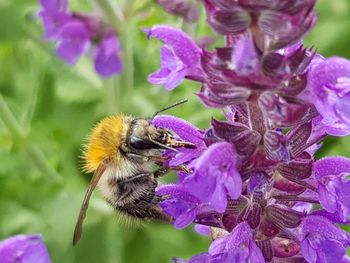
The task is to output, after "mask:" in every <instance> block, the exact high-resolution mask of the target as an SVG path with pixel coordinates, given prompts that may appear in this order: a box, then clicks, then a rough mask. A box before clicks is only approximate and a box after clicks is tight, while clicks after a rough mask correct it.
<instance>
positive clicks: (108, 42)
mask: <svg viewBox="0 0 350 263" xmlns="http://www.w3.org/2000/svg"><path fill="white" fill-rule="evenodd" d="M120 52H121V50H120V44H119V40H118V38H117V37H116V36H115V35H109V36H106V37H105V38H104V39H102V40H101V42H100V43H99V44H98V45H97V46H96V47H95V50H94V54H93V57H94V61H95V70H96V72H97V73H98V74H100V75H101V76H103V77H110V76H112V75H113V74H118V73H120V72H121V71H122V70H123V65H122V61H121V58H120Z"/></svg>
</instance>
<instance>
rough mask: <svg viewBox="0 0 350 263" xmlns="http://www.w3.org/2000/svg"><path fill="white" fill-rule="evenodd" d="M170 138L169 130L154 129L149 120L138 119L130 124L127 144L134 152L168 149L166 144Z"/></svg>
mask: <svg viewBox="0 0 350 263" xmlns="http://www.w3.org/2000/svg"><path fill="white" fill-rule="evenodd" d="M171 136H172V135H171V133H170V131H169V130H167V129H160V128H156V127H155V126H154V125H152V124H151V123H150V122H149V120H146V119H141V118H140V119H134V120H133V121H132V122H131V125H130V130H129V134H128V139H127V143H128V146H129V147H130V148H133V149H135V150H151V149H169V148H170V147H169V146H168V145H167V142H168V141H169V137H171ZM170 149H171V148H170Z"/></svg>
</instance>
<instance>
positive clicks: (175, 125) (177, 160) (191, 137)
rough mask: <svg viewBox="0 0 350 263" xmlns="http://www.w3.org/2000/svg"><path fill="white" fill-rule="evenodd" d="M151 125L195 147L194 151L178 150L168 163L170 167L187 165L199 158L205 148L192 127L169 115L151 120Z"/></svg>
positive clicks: (200, 134) (198, 133) (200, 135)
mask: <svg viewBox="0 0 350 263" xmlns="http://www.w3.org/2000/svg"><path fill="white" fill-rule="evenodd" d="M153 124H154V125H155V126H156V127H159V128H166V129H169V130H171V131H173V132H174V133H176V135H177V136H179V137H180V139H181V140H183V141H186V142H191V143H193V144H194V145H195V146H196V148H195V149H178V151H179V153H177V154H176V155H175V156H174V157H173V158H172V159H171V160H170V162H169V164H170V165H171V166H177V165H180V164H183V163H187V162H189V161H191V160H193V159H195V158H197V157H199V156H200V155H201V153H202V152H203V151H204V150H205V149H206V148H207V147H206V145H205V143H204V140H203V135H202V133H200V132H199V131H198V129H197V128H196V127H195V126H194V125H192V124H191V123H189V122H187V121H185V120H182V119H180V118H176V117H173V116H169V115H160V116H156V117H155V118H154V119H153Z"/></svg>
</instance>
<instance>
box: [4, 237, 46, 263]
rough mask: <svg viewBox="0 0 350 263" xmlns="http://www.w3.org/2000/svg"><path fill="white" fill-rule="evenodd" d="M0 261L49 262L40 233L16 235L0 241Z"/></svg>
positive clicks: (12, 262)
mask: <svg viewBox="0 0 350 263" xmlns="http://www.w3.org/2000/svg"><path fill="white" fill-rule="evenodd" d="M0 261H1V263H14V262H17V263H50V262H51V260H50V257H49V254H48V251H47V248H46V247H45V244H44V243H43V240H42V238H41V236H40V235H17V236H13V237H10V238H8V239H6V240H4V241H2V242H0Z"/></svg>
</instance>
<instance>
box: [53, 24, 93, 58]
mask: <svg viewBox="0 0 350 263" xmlns="http://www.w3.org/2000/svg"><path fill="white" fill-rule="evenodd" d="M57 39H58V41H57V49H56V52H57V55H58V56H59V57H60V58H61V59H63V60H64V61H66V62H67V63H69V64H75V63H76V62H77V60H78V59H79V58H80V56H81V55H83V54H84V53H86V52H87V50H88V49H89V47H90V34H89V31H88V30H87V28H86V27H85V25H84V24H83V23H82V22H80V21H75V20H72V21H71V22H68V23H65V24H64V26H62V28H61V31H60V34H59V35H58V37H57Z"/></svg>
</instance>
